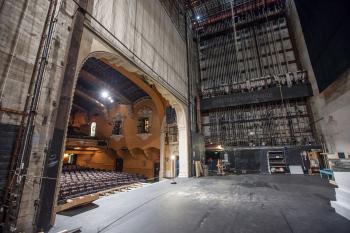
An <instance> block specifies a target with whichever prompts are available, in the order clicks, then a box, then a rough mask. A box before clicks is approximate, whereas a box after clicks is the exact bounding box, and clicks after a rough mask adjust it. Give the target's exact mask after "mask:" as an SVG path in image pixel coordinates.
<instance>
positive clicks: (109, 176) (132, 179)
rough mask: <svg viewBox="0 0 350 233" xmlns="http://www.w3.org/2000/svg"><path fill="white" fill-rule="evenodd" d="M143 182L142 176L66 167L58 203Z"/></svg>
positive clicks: (63, 169)
mask: <svg viewBox="0 0 350 233" xmlns="http://www.w3.org/2000/svg"><path fill="white" fill-rule="evenodd" d="M145 182H146V178H145V177H144V176H142V175H137V174H129V173H125V172H114V171H105V170H99V169H93V168H85V167H78V166H76V165H68V166H67V165H66V166H64V167H63V168H62V174H61V178H60V192H59V196H58V202H59V203H62V202H65V201H66V200H67V199H71V198H75V197H79V196H83V195H87V194H91V193H96V192H99V191H103V190H107V189H111V188H115V187H119V186H123V185H129V184H135V183H145Z"/></svg>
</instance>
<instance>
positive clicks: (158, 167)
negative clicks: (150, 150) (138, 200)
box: [153, 163, 160, 182]
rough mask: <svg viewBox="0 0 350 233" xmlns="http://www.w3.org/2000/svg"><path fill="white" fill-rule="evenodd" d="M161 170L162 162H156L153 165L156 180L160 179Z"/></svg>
mask: <svg viewBox="0 0 350 233" xmlns="http://www.w3.org/2000/svg"><path fill="white" fill-rule="evenodd" d="M159 171H160V163H154V166H153V177H154V182H158V181H159Z"/></svg>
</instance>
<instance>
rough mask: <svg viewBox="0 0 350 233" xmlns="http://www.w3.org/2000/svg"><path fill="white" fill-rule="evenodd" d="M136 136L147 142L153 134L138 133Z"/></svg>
mask: <svg viewBox="0 0 350 233" xmlns="http://www.w3.org/2000/svg"><path fill="white" fill-rule="evenodd" d="M136 136H138V137H139V138H141V139H142V140H144V141H145V140H147V139H148V138H149V137H151V136H152V134H150V133H138V134H136Z"/></svg>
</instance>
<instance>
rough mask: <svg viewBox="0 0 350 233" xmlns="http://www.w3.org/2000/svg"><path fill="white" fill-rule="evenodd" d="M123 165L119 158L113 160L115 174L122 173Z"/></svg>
mask: <svg viewBox="0 0 350 233" xmlns="http://www.w3.org/2000/svg"><path fill="white" fill-rule="evenodd" d="M123 163H124V161H123V159H121V158H117V159H116V160H115V171H116V172H122V171H123Z"/></svg>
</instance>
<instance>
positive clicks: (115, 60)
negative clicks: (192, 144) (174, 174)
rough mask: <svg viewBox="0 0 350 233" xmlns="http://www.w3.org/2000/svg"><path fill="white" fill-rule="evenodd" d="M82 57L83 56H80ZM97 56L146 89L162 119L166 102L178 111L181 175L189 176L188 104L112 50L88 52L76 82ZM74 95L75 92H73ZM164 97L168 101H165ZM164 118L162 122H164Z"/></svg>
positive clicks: (161, 174)
mask: <svg viewBox="0 0 350 233" xmlns="http://www.w3.org/2000/svg"><path fill="white" fill-rule="evenodd" d="M80 57H81V56H80ZM91 57H95V58H97V59H100V60H101V61H103V62H105V63H106V64H108V65H110V66H111V67H112V68H114V69H115V70H117V71H118V72H120V73H121V74H123V75H124V76H125V77H127V78H128V79H129V80H130V81H132V82H133V83H134V84H135V85H137V86H138V87H140V88H141V89H142V90H143V91H145V92H146V93H147V94H148V95H149V96H150V97H151V99H152V100H153V102H154V104H155V106H156V109H157V112H158V115H159V117H160V119H164V120H165V114H164V112H165V106H166V104H167V103H166V102H168V103H169V104H170V105H171V106H172V107H173V108H174V109H175V112H176V116H177V118H176V119H177V127H178V140H179V145H178V147H179V148H178V150H179V177H189V175H190V173H189V146H188V143H189V140H188V138H189V133H188V132H189V128H188V122H187V106H186V104H184V103H182V102H181V101H179V100H178V99H177V98H176V97H175V96H174V95H173V94H171V93H170V92H169V91H168V90H166V89H165V88H164V87H163V86H161V84H160V83H158V82H157V81H154V80H150V78H148V76H147V75H146V74H144V73H143V71H142V70H141V69H140V68H138V67H136V66H135V65H132V64H130V63H129V62H128V61H126V60H125V58H123V57H122V56H121V55H119V54H117V53H112V52H110V51H101V50H99V51H94V52H91V53H89V54H87V55H86V56H85V57H84V58H81V59H80V62H79V63H78V64H79V65H78V66H77V67H78V69H77V72H76V75H75V83H76V82H77V79H78V76H79V72H80V70H81V69H82V67H83V66H84V64H85V62H86V61H87V60H88V59H89V58H91ZM145 80H147V81H148V82H149V83H151V84H152V86H151V85H150V84H149V83H147V82H146V81H145ZM73 95H74V92H73ZM164 99H165V100H166V101H164ZM164 120H163V121H162V122H164ZM162 125H163V124H162ZM162 125H161V135H160V140H161V143H160V156H161V158H160V160H161V162H162V161H164V155H165V153H164V149H165V148H164V145H163V144H164V143H162V140H163V135H162V132H163V126H162ZM164 169H165V168H164V167H162V166H161V168H160V176H161V178H162V177H163V176H164V174H165V172H164Z"/></svg>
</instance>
